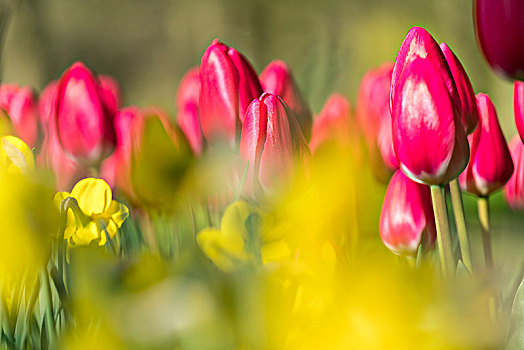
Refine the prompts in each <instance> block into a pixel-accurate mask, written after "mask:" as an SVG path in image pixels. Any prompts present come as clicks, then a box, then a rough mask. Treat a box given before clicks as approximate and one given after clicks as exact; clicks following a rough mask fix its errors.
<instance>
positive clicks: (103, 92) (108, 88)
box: [98, 75, 120, 115]
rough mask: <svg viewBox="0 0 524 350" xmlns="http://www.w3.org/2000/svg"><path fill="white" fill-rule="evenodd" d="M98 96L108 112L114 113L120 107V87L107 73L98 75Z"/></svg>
mask: <svg viewBox="0 0 524 350" xmlns="http://www.w3.org/2000/svg"><path fill="white" fill-rule="evenodd" d="M98 81H99V83H100V97H101V98H102V100H103V103H104V106H106V108H107V109H108V112H109V113H110V114H112V115H114V114H115V113H116V112H117V111H118V108H119V107H120V87H119V86H118V83H117V82H116V80H115V79H114V78H112V77H110V76H108V75H99V76H98Z"/></svg>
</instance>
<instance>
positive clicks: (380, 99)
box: [357, 62, 399, 173]
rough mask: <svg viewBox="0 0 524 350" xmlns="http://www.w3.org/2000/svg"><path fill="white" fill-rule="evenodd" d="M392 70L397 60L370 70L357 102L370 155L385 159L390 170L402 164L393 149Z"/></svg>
mask: <svg viewBox="0 0 524 350" xmlns="http://www.w3.org/2000/svg"><path fill="white" fill-rule="evenodd" d="M392 72H393V64H392V63H390V62H385V63H383V64H382V65H381V66H380V67H379V68H377V69H374V70H370V71H368V72H367V73H366V75H364V78H362V82H361V83H360V88H359V93H358V105H357V120H358V121H359V124H360V125H361V127H362V129H363V130H364V136H365V137H366V142H367V144H368V147H369V151H370V156H371V157H372V158H378V159H381V160H382V163H383V165H384V166H385V167H386V170H387V171H388V172H389V173H393V172H394V171H395V170H396V169H398V167H399V164H398V160H397V156H396V154H395V150H394V149H393V141H392V133H391V112H390V110H389V90H390V86H391V74H392ZM378 162H380V160H378ZM372 163H375V162H374V161H373V162H372ZM382 167H383V166H382Z"/></svg>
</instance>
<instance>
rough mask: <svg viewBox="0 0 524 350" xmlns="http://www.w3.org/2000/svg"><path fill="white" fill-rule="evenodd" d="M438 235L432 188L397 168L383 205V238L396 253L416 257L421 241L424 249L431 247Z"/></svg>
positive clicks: (381, 230) (381, 218)
mask: <svg viewBox="0 0 524 350" xmlns="http://www.w3.org/2000/svg"><path fill="white" fill-rule="evenodd" d="M436 235H437V231H436V227H435V219H434V216H433V209H432V206H431V195H430V192H429V188H428V187H427V186H424V185H421V184H418V183H416V182H414V181H412V180H411V179H409V178H408V177H407V176H405V175H404V174H403V173H402V171H400V170H397V171H396V172H395V174H393V177H392V178H391V180H390V182H389V185H388V189H387V191H386V196H385V197H384V203H383V204H382V212H381V214H380V237H381V238H382V241H383V242H384V244H385V245H386V247H388V248H389V249H390V250H391V251H392V252H394V253H396V254H399V255H402V256H416V254H417V250H418V247H419V246H420V245H421V244H422V247H423V248H425V249H427V248H431V246H432V245H433V244H434V242H435V239H436Z"/></svg>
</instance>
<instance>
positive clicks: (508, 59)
mask: <svg viewBox="0 0 524 350" xmlns="http://www.w3.org/2000/svg"><path fill="white" fill-rule="evenodd" d="M473 6H474V10H475V31H476V33H477V39H478V42H479V44H480V47H481V49H482V52H483V54H484V57H485V58H486V60H487V61H488V63H489V64H490V66H491V67H492V68H493V70H494V71H495V73H497V74H501V75H504V76H507V77H510V78H512V79H521V80H522V79H524V21H523V20H522V19H523V18H524V2H523V1H522V0H475V4H474V5H473Z"/></svg>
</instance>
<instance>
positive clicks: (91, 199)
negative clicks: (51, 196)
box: [55, 178, 129, 247]
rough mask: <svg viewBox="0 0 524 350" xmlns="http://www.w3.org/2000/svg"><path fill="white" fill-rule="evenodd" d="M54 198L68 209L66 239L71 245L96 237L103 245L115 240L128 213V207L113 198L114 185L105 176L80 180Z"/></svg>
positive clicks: (82, 243)
mask: <svg viewBox="0 0 524 350" xmlns="http://www.w3.org/2000/svg"><path fill="white" fill-rule="evenodd" d="M55 201H56V202H57V203H58V204H60V205H61V207H62V210H63V211H66V213H67V214H66V215H67V223H66V228H65V231H64V239H67V242H68V245H69V247H74V246H78V245H88V244H89V243H91V242H92V241H94V240H98V244H99V245H100V246H103V245H104V244H106V242H107V240H108V238H109V239H113V238H114V237H115V235H116V232H117V230H118V229H119V228H120V226H122V223H123V222H124V221H125V219H126V218H127V217H128V216H129V210H128V209H127V207H126V206H125V205H124V204H122V203H119V202H117V201H115V200H113V198H112V193H111V188H110V187H109V185H108V184H107V183H106V182H105V181H104V180H102V179H94V178H87V179H83V180H80V181H79V182H77V184H76V185H75V186H74V187H73V190H72V191H71V193H67V192H58V193H57V194H56V195H55Z"/></svg>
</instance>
